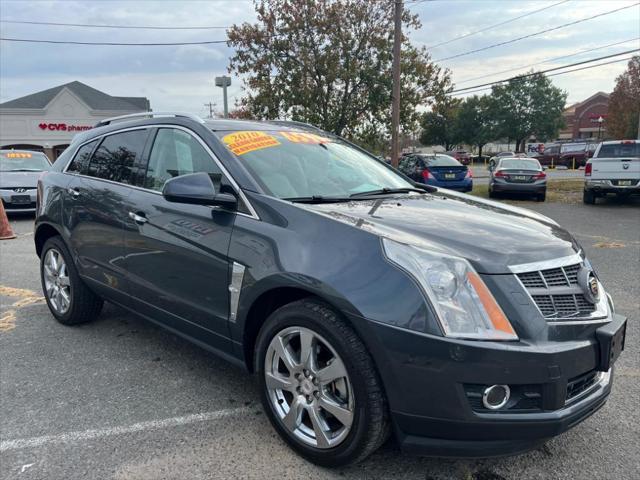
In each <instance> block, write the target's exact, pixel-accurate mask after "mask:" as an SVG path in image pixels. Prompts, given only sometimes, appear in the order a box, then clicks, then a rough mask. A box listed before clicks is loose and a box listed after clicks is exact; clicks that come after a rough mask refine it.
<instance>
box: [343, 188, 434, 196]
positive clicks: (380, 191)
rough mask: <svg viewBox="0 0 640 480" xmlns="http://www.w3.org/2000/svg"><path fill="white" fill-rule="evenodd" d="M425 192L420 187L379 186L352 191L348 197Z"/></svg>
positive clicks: (425, 191)
mask: <svg viewBox="0 0 640 480" xmlns="http://www.w3.org/2000/svg"><path fill="white" fill-rule="evenodd" d="M410 192H416V193H427V190H423V189H420V188H380V189H378V190H368V191H366V192H358V193H352V194H351V195H349V197H350V198H358V197H373V196H376V195H389V194H393V193H410Z"/></svg>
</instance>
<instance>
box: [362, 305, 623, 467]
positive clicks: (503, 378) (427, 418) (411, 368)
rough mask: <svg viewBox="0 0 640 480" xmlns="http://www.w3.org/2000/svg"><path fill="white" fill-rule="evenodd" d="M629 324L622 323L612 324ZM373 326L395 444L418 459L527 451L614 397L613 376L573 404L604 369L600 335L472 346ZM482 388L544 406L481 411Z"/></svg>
mask: <svg viewBox="0 0 640 480" xmlns="http://www.w3.org/2000/svg"><path fill="white" fill-rule="evenodd" d="M625 321H626V319H625V318H624V317H621V316H619V315H614V318H613V320H612V322H618V323H620V324H622V323H624V322H625ZM368 323H369V325H368V326H369V328H365V330H366V331H367V333H365V335H364V336H365V340H366V341H367V344H368V345H369V347H370V349H371V350H372V354H373V356H374V358H375V359H376V363H377V366H378V369H379V370H380V374H381V377H382V379H383V383H384V386H385V391H386V393H387V397H388V399H389V404H390V409H391V417H392V422H393V426H394V431H395V434H396V438H397V439H398V441H399V443H400V445H401V447H402V448H403V449H405V450H406V451H409V452H412V453H415V454H420V455H428V456H455V457H460V456H463V457H489V456H499V455H509V454H515V453H519V452H522V451H526V450H529V449H531V448H534V447H536V446H537V445H539V444H541V443H543V442H545V441H546V440H547V439H549V438H551V437H553V436H556V435H559V434H560V433H562V432H565V431H566V430H568V429H570V428H572V427H573V426H575V425H576V424H578V423H580V422H581V421H583V420H584V419H586V418H587V417H589V416H590V415H592V414H593V413H594V412H595V411H597V410H598V409H599V408H600V407H602V405H604V403H605V402H606V399H607V397H608V395H609V393H610V391H611V386H612V381H613V369H611V370H609V371H608V372H606V373H602V374H600V375H599V376H598V377H597V381H596V380H594V382H593V384H591V385H589V386H588V388H586V389H585V390H584V392H582V393H580V394H579V395H577V396H573V397H569V392H570V390H571V388H573V387H572V385H574V380H575V379H576V378H583V377H584V376H585V374H587V375H589V374H590V372H594V371H595V370H596V368H597V365H598V362H599V356H600V350H599V345H598V343H597V340H596V338H595V335H594V336H593V338H589V339H588V340H585V339H582V340H576V341H568V342H542V343H539V344H536V343H526V342H524V341H520V342H517V343H510V342H473V341H460V340H454V339H449V338H442V337H434V336H430V335H426V334H421V333H417V332H410V331H407V330H404V329H400V328H395V327H391V326H388V325H382V324H379V323H375V322H368ZM478 384H481V385H486V386H489V385H495V384H498V385H510V386H511V387H513V389H514V390H517V389H525V390H526V388H528V387H535V389H537V391H538V392H539V393H540V403H539V405H538V406H537V407H536V408H533V409H529V410H526V411H525V410H509V409H505V410H497V411H489V410H484V411H482V410H481V409H480V410H478V409H477V408H476V406H474V405H473V403H472V401H471V399H470V397H469V390H468V387H469V385H478ZM570 387H571V388H570ZM572 395H573V393H572Z"/></svg>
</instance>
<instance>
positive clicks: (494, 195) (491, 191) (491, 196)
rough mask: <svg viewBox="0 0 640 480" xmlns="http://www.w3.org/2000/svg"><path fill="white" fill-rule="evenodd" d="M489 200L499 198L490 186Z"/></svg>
mask: <svg viewBox="0 0 640 480" xmlns="http://www.w3.org/2000/svg"><path fill="white" fill-rule="evenodd" d="M489 198H498V194H497V193H496V192H494V191H493V188H491V185H489Z"/></svg>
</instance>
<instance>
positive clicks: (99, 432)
mask: <svg viewBox="0 0 640 480" xmlns="http://www.w3.org/2000/svg"><path fill="white" fill-rule="evenodd" d="M247 412H249V408H248V407H240V408H229V409H225V410H217V411H214V412H206V413H196V414H193V415H186V416H184V417H173V418H165V419H163V420H152V421H149V422H140V423H134V424H132V425H124V426H120V427H112V428H104V429H96V430H84V431H82V432H67V433H61V434H59V435H44V436H42V437H32V438H22V439H16V440H3V441H2V442H0V452H6V451H8V450H19V449H23V448H34V447H39V446H42V445H47V444H54V443H74V442H80V441H83V440H91V439H95V438H103V437H111V436H114V435H123V434H126V433H135V432H141V431H145V430H158V429H162V428H170V427H177V426H181V425H189V424H191V423H199V422H209V421H212V420H219V419H221V418H225V417H232V416H235V415H241V414H244V413H247Z"/></svg>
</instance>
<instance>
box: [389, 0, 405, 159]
mask: <svg viewBox="0 0 640 480" xmlns="http://www.w3.org/2000/svg"><path fill="white" fill-rule="evenodd" d="M402 10H403V4H402V0H395V11H394V29H393V89H392V94H391V100H392V102H391V164H392V165H393V166H394V167H397V166H398V157H399V156H400V152H399V140H400V138H399V137H400V46H401V44H402Z"/></svg>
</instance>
